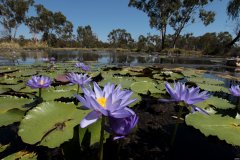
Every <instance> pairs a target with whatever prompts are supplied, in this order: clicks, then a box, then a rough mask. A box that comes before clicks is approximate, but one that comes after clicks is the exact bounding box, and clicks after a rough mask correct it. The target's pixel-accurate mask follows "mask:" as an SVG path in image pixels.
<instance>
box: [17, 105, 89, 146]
mask: <svg viewBox="0 0 240 160" xmlns="http://www.w3.org/2000/svg"><path fill="white" fill-rule="evenodd" d="M87 113H88V111H86V110H79V109H76V106H75V105H74V104H73V103H69V104H66V103H59V102H45V103H41V104H40V105H39V106H37V107H35V108H33V109H32V110H30V111H29V112H28V113H27V115H26V116H25V117H24V119H23V120H22V121H21V124H20V126H19V131H18V135H19V136H20V137H21V138H22V140H23V141H24V142H25V143H29V144H37V145H42V146H47V147H49V148H55V147H58V146H60V145H61V144H62V143H64V142H65V141H67V140H69V139H71V138H72V137H73V128H74V127H75V126H76V125H78V124H79V122H80V121H81V119H82V118H83V117H85V116H86V114H87ZM32 131H34V132H32Z"/></svg>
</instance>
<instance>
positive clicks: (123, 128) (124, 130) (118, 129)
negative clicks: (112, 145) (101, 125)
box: [107, 114, 138, 140]
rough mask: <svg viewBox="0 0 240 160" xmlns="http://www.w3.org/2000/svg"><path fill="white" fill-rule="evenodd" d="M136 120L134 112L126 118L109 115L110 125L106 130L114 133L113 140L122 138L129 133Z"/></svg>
mask: <svg viewBox="0 0 240 160" xmlns="http://www.w3.org/2000/svg"><path fill="white" fill-rule="evenodd" d="M137 122H138V117H137V115H136V114H134V115H131V116H129V117H126V118H114V117H109V125H110V126H109V127H107V131H108V132H109V133H111V134H113V135H114V137H113V139H114V140H117V139H120V138H124V137H125V136H127V135H128V134H130V132H131V131H132V129H133V128H134V127H135V126H136V124H137Z"/></svg>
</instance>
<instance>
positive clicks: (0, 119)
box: [0, 108, 25, 127]
mask: <svg viewBox="0 0 240 160" xmlns="http://www.w3.org/2000/svg"><path fill="white" fill-rule="evenodd" d="M24 114H25V112H24V111H22V110H20V109H17V108H15V109H11V110H8V111H7V112H5V113H2V114H0V127H2V126H7V125H9V124H12V123H14V122H19V121H21V120H22V118H23V117H24Z"/></svg>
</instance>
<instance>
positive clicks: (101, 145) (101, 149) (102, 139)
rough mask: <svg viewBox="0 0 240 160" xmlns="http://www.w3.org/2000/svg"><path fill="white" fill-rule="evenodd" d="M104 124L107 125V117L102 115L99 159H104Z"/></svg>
mask: <svg viewBox="0 0 240 160" xmlns="http://www.w3.org/2000/svg"><path fill="white" fill-rule="evenodd" d="M104 125H105V117H104V116H102V123H101V131H100V141H99V160H103V141H104Z"/></svg>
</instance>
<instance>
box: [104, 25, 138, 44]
mask: <svg viewBox="0 0 240 160" xmlns="http://www.w3.org/2000/svg"><path fill="white" fill-rule="evenodd" d="M108 41H109V42H110V45H112V46H113V47H115V48H116V47H119V48H127V47H131V45H132V44H133V42H134V40H133V39H132V36H131V34H130V33H128V32H127V31H126V30H125V29H113V30H112V31H111V32H110V33H109V34H108Z"/></svg>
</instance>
